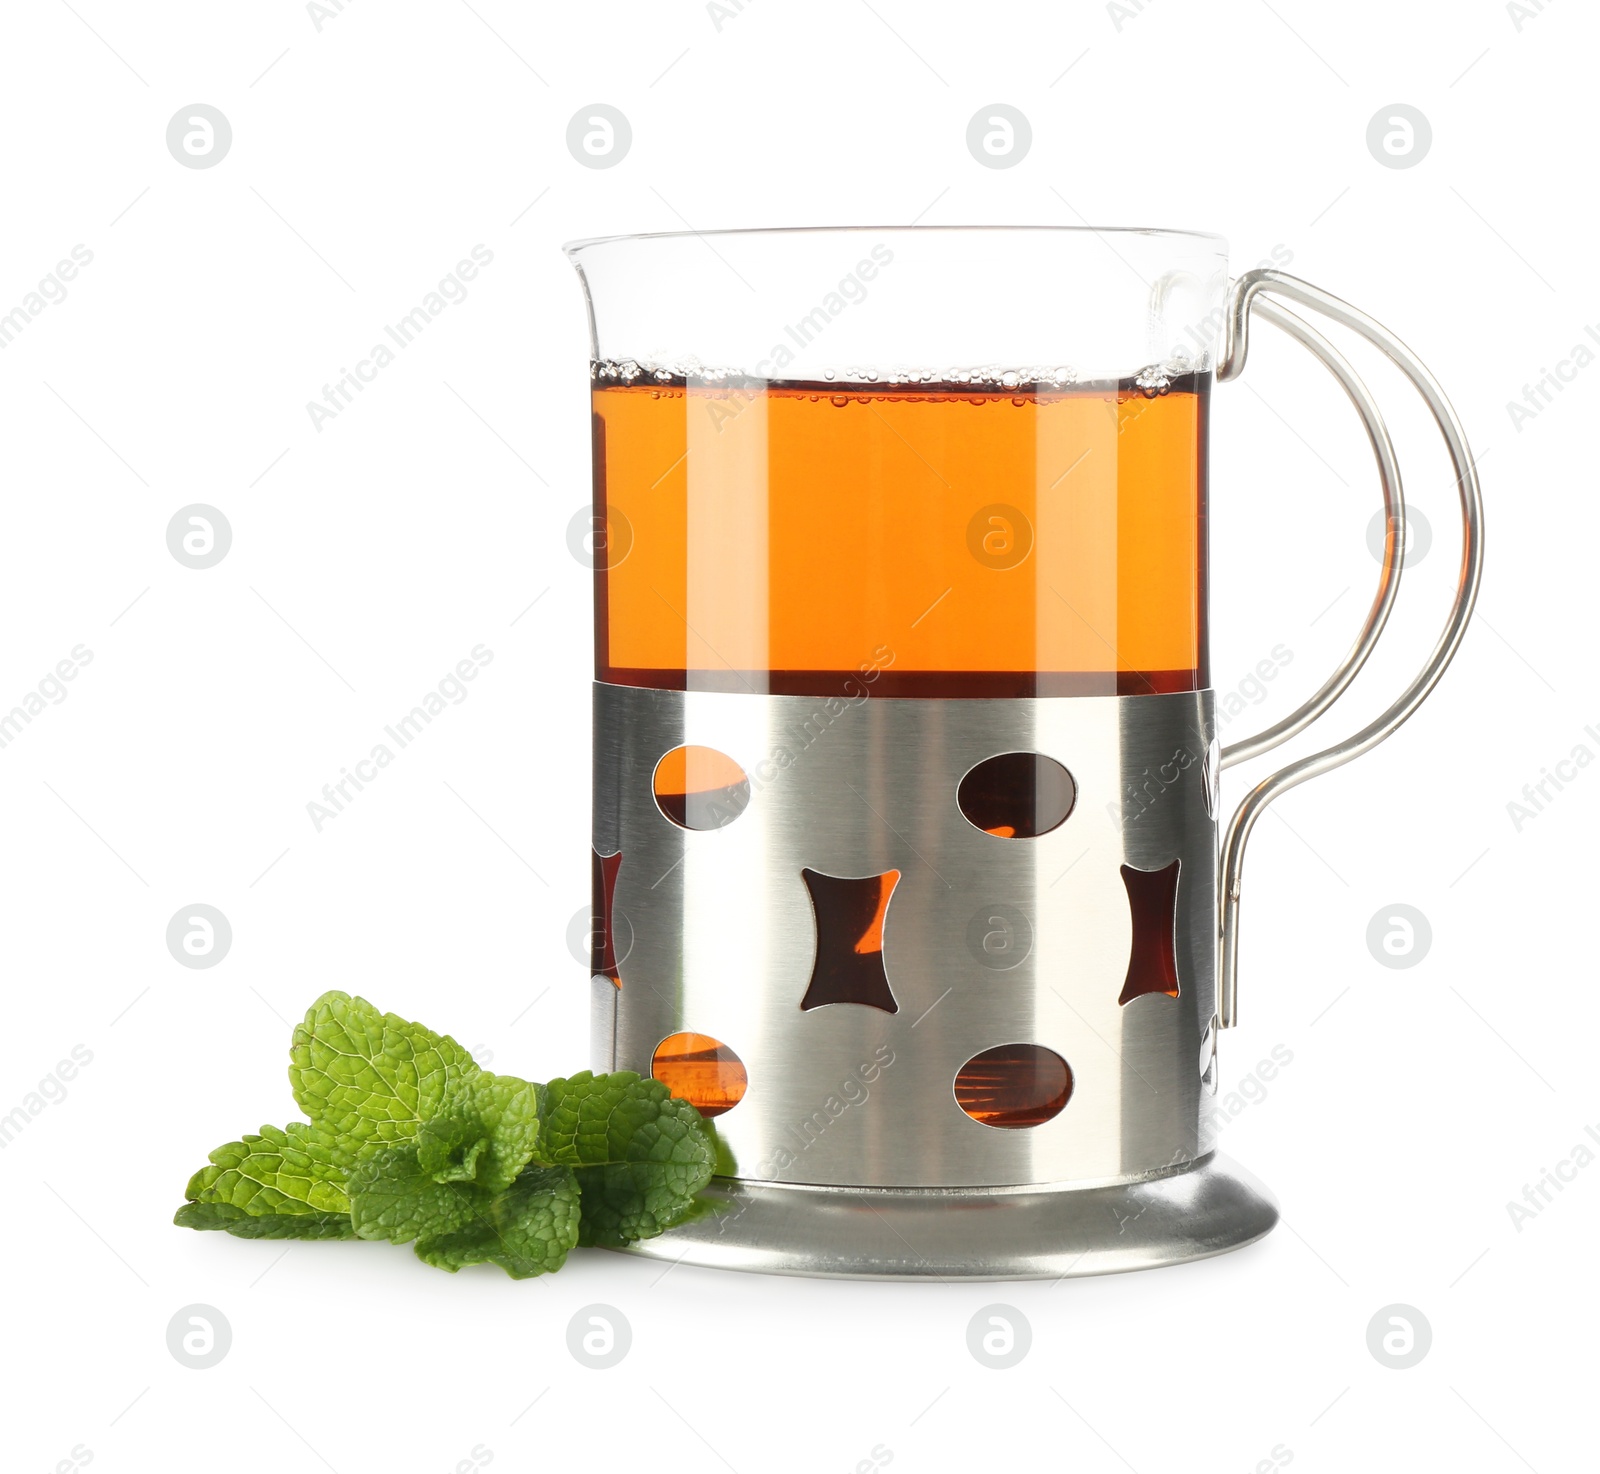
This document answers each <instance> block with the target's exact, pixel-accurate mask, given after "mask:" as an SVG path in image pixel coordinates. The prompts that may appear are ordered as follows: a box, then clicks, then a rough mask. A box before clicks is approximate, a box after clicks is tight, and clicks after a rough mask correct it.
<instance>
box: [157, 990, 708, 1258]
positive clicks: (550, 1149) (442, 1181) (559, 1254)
mask: <svg viewBox="0 0 1600 1474" xmlns="http://www.w3.org/2000/svg"><path fill="white" fill-rule="evenodd" d="M289 1057H290V1066H289V1082H290V1085H291V1086H292V1087H293V1090H294V1097H295V1101H296V1102H297V1103H298V1105H299V1106H300V1108H301V1110H303V1111H304V1112H305V1114H306V1116H307V1117H308V1118H309V1119H308V1120H305V1121H294V1122H291V1123H290V1124H289V1125H288V1126H286V1127H283V1128H279V1127H276V1126H263V1127H262V1128H261V1132H260V1134H259V1135H254V1136H245V1137H243V1138H242V1139H240V1140H239V1141H233V1142H229V1143H228V1144H227V1145H225V1146H221V1147H218V1148H217V1149H216V1151H214V1152H212V1153H211V1160H210V1165H209V1166H206V1167H202V1168H201V1169H200V1171H198V1172H197V1173H195V1175H194V1176H193V1177H192V1178H191V1179H190V1181H189V1186H188V1189H187V1192H186V1193H185V1196H186V1197H187V1198H188V1201H187V1202H186V1203H185V1204H184V1205H183V1207H181V1208H180V1209H179V1210H178V1212H177V1215H176V1217H175V1218H174V1220H173V1221H174V1222H175V1223H177V1224H178V1225H180V1226H181V1227H184V1228H193V1229H200V1230H221V1231H223V1232H226V1233H231V1234H233V1235H235V1236H236V1237H239V1238H272V1239H293V1238H302V1239H327V1238H362V1239H382V1240H387V1241H388V1242H390V1243H396V1244H400V1243H411V1244H414V1246H415V1252H416V1254H417V1257H418V1258H419V1259H421V1260H422V1261H423V1262H424V1263H427V1264H432V1265H434V1266H436V1267H437V1268H440V1269H448V1270H450V1271H451V1272H452V1273H453V1272H454V1271H456V1270H458V1269H460V1268H462V1267H463V1266H464V1265H469V1264H485V1263H493V1264H498V1265H499V1266H500V1267H501V1268H502V1269H504V1270H505V1272H506V1273H507V1274H509V1275H511V1276H512V1277H513V1278H514V1279H525V1278H528V1277H530V1276H532V1275H537V1274H546V1273H549V1272H550V1271H553V1270H557V1269H560V1268H561V1266H562V1264H563V1263H564V1262H565V1261H566V1257H567V1254H568V1252H569V1251H570V1250H571V1249H573V1248H574V1247H575V1246H577V1245H579V1244H585V1245H602V1246H606V1247H617V1246H620V1245H623V1244H628V1243H632V1242H634V1241H635V1240H638V1239H643V1238H651V1237H654V1236H655V1235H656V1234H659V1233H664V1232H665V1231H666V1230H667V1229H669V1228H672V1227H673V1226H675V1225H676V1224H679V1223H682V1222H683V1221H685V1220H686V1219H687V1218H689V1217H690V1216H692V1215H693V1214H694V1213H695V1212H696V1211H697V1205H696V1197H697V1195H698V1194H699V1193H700V1192H701V1191H702V1190H703V1189H704V1188H705V1186H706V1185H707V1183H709V1182H710V1180H711V1176H712V1171H713V1169H714V1166H715V1164H716V1157H717V1140H716V1136H715V1134H714V1132H713V1131H712V1128H711V1126H710V1124H709V1123H708V1122H707V1121H706V1120H705V1119H704V1118H703V1117H702V1116H701V1115H700V1113H699V1112H698V1111H697V1110H695V1108H694V1107H693V1106H692V1105H690V1104H689V1103H688V1102H687V1101H681V1100H675V1099H674V1098H673V1097H672V1096H671V1095H670V1094H669V1093H668V1091H667V1088H666V1086H665V1085H663V1084H661V1083H660V1082H659V1081H657V1080H645V1079H640V1077H639V1076H638V1075H635V1074H633V1073H631V1072H630V1071H616V1072H614V1073H611V1074H604V1075H594V1074H591V1073H589V1072H588V1071H587V1070H585V1071H584V1072H582V1073H581V1074H577V1075H574V1076H572V1077H571V1078H570V1079H565V1080H552V1081H551V1082H550V1083H549V1085H536V1084H531V1083H529V1082H528V1081H525V1080H519V1079H517V1078H515V1077H514V1076H511V1075H496V1074H491V1073H489V1072H488V1071H487V1070H482V1069H479V1068H478V1066H477V1064H476V1063H475V1062H474V1061H473V1059H472V1056H471V1055H470V1054H469V1053H468V1052H467V1051H466V1050H465V1049H463V1048H462V1047H461V1046H460V1045H459V1044H458V1043H457V1042H456V1041H455V1040H454V1039H452V1038H450V1037H449V1036H448V1035H445V1034H435V1033H434V1032H433V1031H432V1030H430V1029H426V1028H424V1027H423V1026H422V1025H421V1024H416V1023H411V1022H408V1021H407V1020H405V1019H402V1018H399V1017H397V1016H396V1015H394V1014H392V1013H380V1012H379V1011H378V1010H377V1009H376V1008H374V1007H373V1006H372V1005H371V1004H370V1003H368V1002H367V1001H366V1000H365V999H364V998H352V997H351V996H350V995H349V994H347V993H340V992H331V993H325V994H323V996H322V997H321V998H319V999H317V1001H316V1002H315V1003H314V1004H312V1005H311V1007H310V1009H309V1010H308V1011H307V1013H306V1016H305V1019H304V1021H303V1022H301V1023H300V1024H299V1025H297V1026H296V1028H295V1031H294V1038H293V1040H292V1042H291V1044H290V1049H289Z"/></svg>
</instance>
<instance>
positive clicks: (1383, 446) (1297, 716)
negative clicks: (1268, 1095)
mask: <svg viewBox="0 0 1600 1474" xmlns="http://www.w3.org/2000/svg"><path fill="white" fill-rule="evenodd" d="M1266 293H1272V294H1275V295H1277V296H1280V297H1285V298H1287V299H1288V300H1290V301H1292V302H1295V303H1297V304H1298V305H1300V306H1302V307H1309V308H1312V309H1313V310H1315V311H1317V312H1320V313H1321V314H1322V315H1323V316H1324V317H1327V318H1329V319H1331V320H1332V321H1334V322H1336V323H1338V324H1340V325H1341V326H1343V327H1347V328H1349V329H1351V330H1352V331H1353V332H1356V333H1358V334H1360V335H1361V336H1362V337H1363V338H1365V339H1366V340H1367V341H1368V342H1369V343H1371V344H1373V345H1374V346H1375V347H1377V348H1378V349H1380V350H1381V351H1382V352H1383V353H1384V355H1385V356H1386V357H1387V358H1388V359H1389V360H1390V361H1391V362H1392V363H1394V364H1395V365H1396V366H1397V367H1398V368H1399V369H1400V371H1401V372H1402V373H1403V374H1405V376H1406V377H1407V378H1408V379H1409V380H1410V381H1411V383H1412V385H1413V386H1414V387H1415V389H1416V391H1417V393H1418V394H1420V395H1421V396H1422V398H1423V401H1424V403H1426V405H1427V406H1428V409H1429V412H1430V413H1431V414H1432V415H1433V418H1434V422H1435V423H1436V424H1437V425H1438V427H1439V432H1440V434H1442V435H1443V436H1444V442H1445V446H1446V448H1447V449H1448V450H1449V452H1450V460H1451V464H1452V465H1453V466H1454V468H1455V474H1456V490H1457V492H1458V493H1459V495H1460V499H1461V575H1460V580H1459V582H1458V584H1457V586H1456V595H1455V599H1454V601H1453V602H1452V604H1451V606H1450V613H1449V616H1448V617H1447V618H1446V620H1445V623H1444V628H1443V630H1442V631H1441V632H1440V635H1439V638H1438V641H1437V643H1435V645H1434V647H1433V651H1432V653H1431V654H1430V655H1429V656H1428V659H1427V662H1426V663H1425V664H1424V665H1423V667H1422V670H1421V671H1420V672H1419V673H1418V674H1417V675H1416V677H1415V678H1414V679H1413V680H1412V682H1411V684H1410V685H1408V686H1407V687H1406V688H1405V690H1404V691H1402V692H1401V693H1400V695H1399V696H1398V697H1396V698H1395V700H1394V702H1393V703H1392V704H1391V705H1390V706H1389V707H1388V709H1387V710H1385V711H1384V712H1382V713H1381V714H1380V715H1379V716H1378V717H1376V718H1375V719H1374V720H1373V721H1371V722H1369V723H1368V724H1367V725H1366V726H1365V727H1363V728H1362V729H1361V730H1360V731H1359V732H1356V733H1354V734H1353V735H1351V736H1349V737H1347V738H1345V739H1344V741H1342V742H1339V743H1336V744H1334V745H1333V746H1332V747H1327V748H1324V749H1323V750H1322V751H1321V752H1317V753H1313V754H1312V755H1311V756H1309V757H1303V758H1300V759H1299V760H1298V761H1296V762H1292V763H1290V764H1289V765H1288V766H1287V767H1284V768H1280V769H1279V770H1278V771H1277V772H1276V773H1274V774H1272V776H1271V777H1269V778H1265V779H1263V780H1262V781H1261V782H1260V783H1258V784H1257V785H1256V786H1255V787H1254V788H1253V789H1251V791H1250V792H1249V793H1248V794H1246V795H1245V798H1244V800H1243V802H1241V803H1240V805H1239V807H1238V809H1237V810H1236V811H1235V812H1234V815H1233V818H1232V819H1231V820H1229V822H1228V827H1227V830H1226V831H1225V833H1224V836H1223V841H1222V864H1221V878H1220V884H1221V889H1222V896H1221V911H1220V925H1219V940H1220V956H1219V963H1218V999H1219V1001H1218V1014H1219V1022H1220V1024H1221V1026H1222V1027H1223V1028H1225V1029H1227V1028H1232V1027H1233V1025H1234V1024H1235V1023H1237V1022H1238V974H1239V897H1240V889H1241V884H1242V880H1243V874H1244V851H1245V845H1246V844H1247V843H1248V841H1249V839H1250V833H1251V831H1252V830H1253V829H1254V828H1255V824H1256V820H1257V819H1259V818H1260V817H1261V815H1262V813H1263V812H1264V811H1265V809H1266V807H1267V805H1268V804H1270V803H1271V802H1272V801H1273V800H1274V799H1275V798H1277V797H1278V795H1279V794H1282V793H1287V792H1288V791H1289V790H1290V789H1291V788H1294V787H1296V786H1297V785H1299V784H1301V783H1304V782H1306V781H1307V780H1308V779H1311V778H1315V777H1317V776H1318V775H1320V774H1322V773H1326V772H1329V771H1330V770H1331V769H1333V768H1337V767H1341V766H1342V765H1343V764H1345V763H1347V762H1350V761H1351V760H1352V759H1353V758H1358V757H1360V756H1361V754H1362V753H1364V752H1370V751H1371V750H1372V749H1373V748H1374V747H1376V746H1377V745H1378V744H1379V743H1380V742H1382V741H1383V740H1384V738H1386V737H1388V736H1389V735H1390V734H1391V733H1392V732H1395V731H1397V730H1398V729H1399V727H1400V726H1401V724H1402V723H1404V722H1405V721H1406V719H1407V718H1409V717H1410V716H1411V714H1412V713H1413V712H1414V711H1416V709H1417V708H1418V707H1419V706H1421V705H1422V703H1423V701H1424V700H1426V699H1427V696H1428V694H1429V693H1430V692H1431V691H1432V690H1433V688H1434V686H1435V685H1437V684H1438V681H1439V677H1440V676H1442V675H1443V674H1444V671H1445V668H1446V667H1447V666H1448V665H1449V664H1450V661H1451V659H1452V658H1453V657H1454V655H1455V653H1456V650H1457V648H1458V647H1459V646H1460V644H1461V637H1462V635H1463V634H1464V633H1465V632H1466V627H1467V621H1468V620H1469V619H1470V618H1471V617H1472V608H1473V605H1474V604H1475V603H1476V601H1477V597H1478V585H1479V582H1480V581H1481V579H1482V576H1483V500H1482V495H1481V493H1480V490H1479V486H1478V472H1477V466H1476V465H1475V463H1474V461H1473V457H1472V450H1471V448H1470V447H1469V446H1468V444H1467V437H1466V433H1465V431H1463V429H1462V428H1461V421H1460V420H1459V419H1458V418H1457V417H1456V412H1455V410H1454V409H1452V408H1451V406H1450V402H1449V400H1447V399H1446V398H1445V396H1444V391H1443V390H1442V389H1441V388H1440V387H1439V383H1438V381H1437V380H1436V379H1435V378H1434V377H1433V375H1432V374H1431V373H1429V372H1428V370H1427V368H1426V367H1424V365H1423V364H1422V362H1421V360H1420V359H1418V358H1417V356H1416V355H1415V354H1414V353H1412V351H1411V350H1410V349H1409V348H1407V347H1406V345H1405V344H1404V343H1402V342H1401V341H1400V340H1399V339H1398V338H1397V337H1395V335H1394V334H1393V333H1391V332H1390V331H1389V330H1388V329H1387V328H1385V327H1384V326H1382V324H1380V323H1377V322H1374V321H1373V319H1372V318H1370V317H1368V316H1367V315H1366V314H1365V313H1364V312H1361V311H1359V310H1358V309H1357V308H1354V307H1352V306H1351V305H1350V304H1349V303H1348V302H1344V301H1341V300H1340V299H1339V298H1338V297H1335V296H1333V295H1332V293H1330V292H1325V291H1323V290H1322V289H1321V288H1320V287H1314V286H1312V285H1311V283H1310V282H1305V281H1301V280H1300V279H1299V278H1298V277H1293V276H1287V275H1285V274H1284V273H1283V272H1281V271H1247V272H1246V273H1245V274H1244V275H1243V276H1241V277H1239V278H1238V280H1236V281H1235V282H1234V283H1233V285H1232V287H1231V288H1230V289H1229V292H1228V303H1227V316H1226V319H1225V321H1224V324H1223V335H1224V336H1223V348H1222V355H1221V358H1220V360H1219V362H1218V365H1217V378H1218V379H1219V380H1220V381H1222V382H1227V381H1228V380H1230V379H1236V378H1238V377H1239V375H1240V374H1241V373H1242V372H1243V371H1244V365H1245V358H1246V355H1247V354H1248V352H1249V346H1250V318H1251V314H1252V313H1254V314H1255V315H1256V316H1258V317H1260V318H1262V319H1263V320H1264V321H1266V322H1270V323H1271V324H1272V325H1273V326H1274V327H1278V328H1281V329H1283V331H1285V332H1287V333H1288V334H1289V335H1290V336H1291V337H1293V338H1295V339H1297V340H1298V341H1299V342H1301V343H1303V344H1304V345H1305V346H1306V347H1307V348H1308V349H1310V351H1311V352H1312V353H1313V354H1315V355H1316V357H1317V358H1318V359H1320V360H1321V361H1322V363H1323V365H1324V366H1325V367H1326V368H1327V369H1328V371H1329V372H1330V373H1331V374H1332V375H1333V376H1334V378H1335V379H1337V380H1338V382H1339V385H1340V387H1341V388H1343V389H1344V391H1345V393H1346V395H1348V396H1349V399H1350V402H1351V403H1352V404H1353V405H1354V406H1355V408H1356V412H1357V413H1358V414H1359V415H1360V417H1361V421H1362V424H1363V425H1364V426H1365V428H1366V432H1367V438H1368V439H1369V441H1370V442H1371V443H1372V449H1373V454H1374V455H1375V456H1376V457H1377V462H1378V476H1379V480H1380V482H1381V484H1382V488H1383V502H1384V510H1385V513H1386V514H1387V525H1388V531H1387V535H1386V537H1385V539H1384V556H1383V569H1382V572H1381V574H1380V575H1379V580H1378V591H1377V594H1376V595H1375V597H1374V598H1373V601H1372V606H1371V608H1370V609H1369V610H1368V611H1367V617H1366V620H1365V622H1364V623H1363V625H1362V627H1361V632H1360V634H1359V635H1358V636H1357V637H1356V642H1355V644H1354V645H1352V646H1351V648H1350V651H1349V653H1348V654H1347V655H1346V656H1345V658H1344V660H1343V661H1342V662H1341V663H1340V665H1339V667H1338V669H1337V670H1335V671H1334V673H1333V674H1332V675H1331V676H1330V677H1329V678H1328V680H1327V681H1326V682H1324V683H1323V685H1322V687H1321V688H1320V689H1319V690H1318V691H1317V692H1316V694H1315V695H1313V696H1312V697H1311V698H1310V699H1309V700H1307V701H1306V702H1305V703H1304V704H1303V705H1301V706H1300V707H1298V708H1297V709H1296V710H1295V711H1293V712H1291V713H1290V714H1289V715H1288V716H1287V717H1285V718H1284V719H1283V720H1282V721H1280V722H1278V723H1276V724H1275V725H1274V726H1271V727H1268V728H1267V729H1266V731H1264V732H1261V733H1258V734H1257V735H1256V736H1254V737H1248V738H1245V739H1243V740H1242V741H1239V742H1235V743H1232V744H1230V745H1229V746H1228V747H1225V748H1223V749H1222V753H1221V762H1222V766H1223V767H1228V766H1230V765H1231V764H1233V763H1237V762H1243V761H1244V760H1245V759H1246V758H1251V757H1256V756H1258V755H1259V754H1260V753H1263V752H1267V751H1269V750H1270V749H1272V748H1274V747H1276V746H1277V745H1278V744H1279V743H1281V742H1286V741H1288V740H1289V738H1291V737H1293V736H1294V735H1295V734H1296V733H1297V732H1301V731H1303V730H1304V729H1305V728H1306V727H1308V726H1310V725H1311V723H1312V722H1314V721H1315V720H1316V719H1317V718H1318V717H1319V716H1321V715H1322V713H1323V712H1325V711H1327V709H1328V708H1329V707H1330V706H1332V705H1333V703H1334V702H1335V701H1337V700H1338V699H1339V697H1340V696H1341V695H1342V694H1343V693H1344V691H1345V689H1346V688H1347V687H1348V686H1349V685H1350V683H1351V681H1353V680H1354V679H1355V677H1356V674H1357V672H1359V671H1360V669H1361V667H1362V666H1363V665H1365V664H1366V660H1367V657H1368V656H1369V655H1370V654H1371V653H1372V650H1373V647H1374V646H1375V645H1376V644H1377V642H1378V637H1379V636H1380V635H1381V634H1382V633H1383V627H1384V625H1385V624H1386V623H1387V622H1388V618H1389V611H1390V610H1391V608H1392V607H1393V605H1394V600H1395V596H1396V594H1398V592H1399V589H1400V572H1401V569H1402V567H1403V565H1404V562H1405V498H1404V494H1403V492H1402V490H1401V485H1400V468H1399V465H1398V463H1397V462H1396V460H1395V455H1394V445H1393V443H1392V442H1391V440H1390V438H1389V431H1388V428H1387V427H1386V426H1385V424H1384V422H1383V416H1382V415H1381V414H1380V413H1379V410H1378V407H1377V402H1376V401H1375V400H1374V399H1373V397H1372V394H1371V392H1370V391H1369V390H1368V389H1367V387H1366V385H1365V384H1363V383H1362V382H1361V380H1360V379H1359V378H1358V377H1357V376H1356V374H1355V372H1354V370H1353V369H1352V368H1351V367H1350V365H1349V363H1348V362H1346V361H1345V359H1344V358H1343V356H1342V355H1341V354H1340V353H1339V352H1338V350H1337V349H1335V348H1334V347H1333V345H1332V344H1331V343H1329V342H1328V341H1327V339H1325V338H1324V337H1322V335H1321V334H1320V333H1318V332H1317V331H1316V330H1315V329H1313V328H1312V327H1311V326H1310V325H1309V324H1308V323H1306V322H1305V321H1303V320H1302V319H1301V318H1299V317H1297V316H1295V314H1294V313H1292V312H1289V311H1287V310H1286V309H1284V308H1282V307H1280V306H1278V305H1277V304H1276V303H1275V302H1272V301H1270V300H1268V298H1267V297H1266V296H1265V295H1264V294H1266Z"/></svg>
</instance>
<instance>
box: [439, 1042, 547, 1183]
mask: <svg viewBox="0 0 1600 1474" xmlns="http://www.w3.org/2000/svg"><path fill="white" fill-rule="evenodd" d="M540 1094H541V1092H540V1089H539V1087H538V1086H537V1085H530V1084H528V1083H527V1081H525V1080H518V1079H516V1078H515V1077H514V1076H511V1075H491V1074H489V1073H488V1072H487V1071H484V1072H481V1073H479V1074H477V1075H474V1076H472V1077H471V1078H470V1079H469V1080H466V1081H464V1082H463V1083H462V1084H461V1086H460V1087H459V1089H458V1091H457V1093H456V1095H455V1097H454V1098H453V1100H452V1101H451V1102H450V1104H449V1105H447V1106H446V1108H445V1110H444V1112H443V1113H442V1114H441V1115H438V1116H435V1117H434V1118H433V1119H432V1120H431V1121H427V1122H424V1123H423V1125H422V1126H421V1127H420V1128H419V1130H418V1132H417V1160H418V1162H419V1164H420V1165H421V1167H422V1169H423V1170H424V1171H425V1172H427V1173H429V1174H430V1175H431V1176H432V1177H433V1179H434V1181H435V1182H469V1183H473V1184H475V1185H476V1186H478V1187H481V1188H483V1189H484V1190H485V1191H486V1192H490V1193H497V1192H503V1191H505V1189H506V1188H508V1187H510V1186H511V1184H512V1183H513V1182H515V1181H516V1178H517V1174H518V1173H519V1172H521V1171H522V1169H523V1168H524V1167H526V1166H527V1165H528V1162H529V1160H530V1159H531V1158H532V1157H533V1153H534V1148H535V1147H536V1146H537V1145H538V1142H539V1107H540Z"/></svg>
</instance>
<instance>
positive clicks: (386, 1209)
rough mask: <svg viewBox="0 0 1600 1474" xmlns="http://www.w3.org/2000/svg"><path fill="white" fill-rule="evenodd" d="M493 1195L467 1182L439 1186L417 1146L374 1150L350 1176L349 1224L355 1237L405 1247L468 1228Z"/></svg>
mask: <svg viewBox="0 0 1600 1474" xmlns="http://www.w3.org/2000/svg"><path fill="white" fill-rule="evenodd" d="M488 1198H489V1194H487V1193H485V1192H484V1191H483V1190H482V1189H481V1188H477V1187H473V1186H471V1185H470V1184H468V1183H460V1182H438V1181H436V1180H435V1179H434V1176H433V1174H432V1173H431V1172H429V1171H427V1170H426V1169H425V1168H424V1167H423V1166H422V1164H421V1162H420V1161H419V1160H418V1148H417V1146H416V1144H415V1143H414V1142H406V1143H403V1144H402V1145H400V1146H383V1147H375V1148H372V1149H370V1150H368V1151H367V1152H365V1153H363V1154H362V1155H361V1157H359V1158H358V1159H357V1161H356V1164H355V1167H354V1168H353V1169H352V1170H351V1173H350V1221H351V1222H352V1223H353V1224H354V1225H355V1231H356V1237H357V1238H363V1239H387V1240H388V1241H389V1242H390V1243H391V1244H405V1243H409V1242H410V1241H411V1240H412V1239H415V1238H423V1237H435V1236H437V1235H439V1234H445V1233H450V1232H453V1231H454V1230H455V1229H458V1228H461V1227H464V1226H465V1225H466V1224H467V1223H469V1222H470V1221H471V1220H472V1217H473V1215H474V1214H475V1213H477V1212H478V1211H479V1210H480V1209H481V1208H482V1207H483V1205H484V1203H485V1202H487V1201H488Z"/></svg>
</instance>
